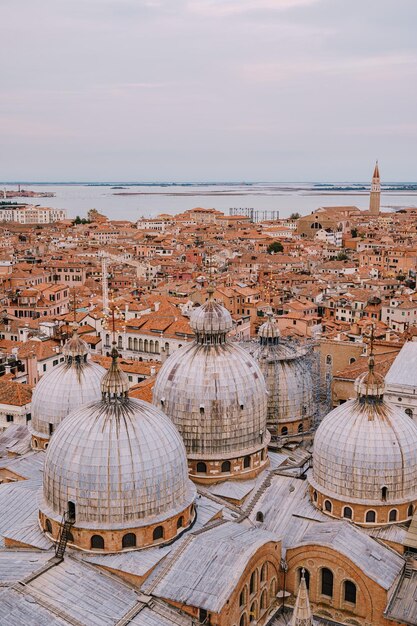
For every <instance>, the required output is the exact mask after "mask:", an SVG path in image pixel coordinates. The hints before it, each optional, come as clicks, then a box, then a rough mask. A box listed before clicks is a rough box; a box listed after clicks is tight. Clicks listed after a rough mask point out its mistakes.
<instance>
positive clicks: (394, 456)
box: [310, 370, 417, 521]
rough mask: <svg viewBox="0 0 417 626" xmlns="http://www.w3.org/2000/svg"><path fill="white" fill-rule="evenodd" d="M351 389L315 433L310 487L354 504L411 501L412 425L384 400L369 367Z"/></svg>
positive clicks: (415, 443)
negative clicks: (353, 391)
mask: <svg viewBox="0 0 417 626" xmlns="http://www.w3.org/2000/svg"><path fill="white" fill-rule="evenodd" d="M356 389H357V392H358V397H357V398H356V399H353V400H349V401H348V402H346V403H344V404H342V405H340V406H338V407H337V408H335V409H334V410H333V411H331V412H330V413H329V414H328V415H327V417H326V418H325V419H324V420H323V422H322V423H321V424H320V426H319V428H318V430H317V432H316V435H315V439H314V453H313V472H312V477H311V478H310V484H311V487H312V488H313V489H314V490H315V492H316V494H317V492H318V493H320V494H322V495H323V496H325V497H328V498H330V499H332V498H334V499H336V500H338V501H340V502H342V503H351V504H353V505H354V504H363V505H369V506H372V507H377V506H382V505H383V506H388V505H389V506H392V505H401V504H404V505H406V504H407V503H412V502H413V501H415V500H416V499H417V426H416V424H415V423H414V422H413V420H412V419H410V417H409V416H408V415H406V413H404V412H403V411H402V410H401V409H399V408H397V407H396V406H394V405H393V404H391V403H389V402H386V401H385V400H384V397H383V390H384V388H383V381H382V380H381V379H380V378H379V377H378V376H377V375H375V374H374V373H373V371H372V370H371V371H370V373H369V374H365V375H362V376H361V377H360V378H359V379H358V380H357V382H356ZM327 507H328V508H327V511H329V512H330V510H331V509H330V505H327ZM400 517H401V515H400ZM405 517H407V515H405ZM372 518H373V516H371V519H370V520H368V521H372ZM397 519H398V518H397ZM397 519H392V521H397Z"/></svg>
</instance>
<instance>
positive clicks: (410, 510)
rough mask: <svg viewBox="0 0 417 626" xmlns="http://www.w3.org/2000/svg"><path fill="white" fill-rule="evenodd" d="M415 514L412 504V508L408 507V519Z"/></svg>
mask: <svg viewBox="0 0 417 626" xmlns="http://www.w3.org/2000/svg"><path fill="white" fill-rule="evenodd" d="M413 512H414V509H413V505H412V504H410V506H409V507H408V509H407V516H408V517H412V515H413Z"/></svg>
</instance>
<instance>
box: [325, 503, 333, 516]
mask: <svg viewBox="0 0 417 626" xmlns="http://www.w3.org/2000/svg"><path fill="white" fill-rule="evenodd" d="M324 509H325V511H327V512H328V513H331V512H332V503H331V502H330V500H325V501H324Z"/></svg>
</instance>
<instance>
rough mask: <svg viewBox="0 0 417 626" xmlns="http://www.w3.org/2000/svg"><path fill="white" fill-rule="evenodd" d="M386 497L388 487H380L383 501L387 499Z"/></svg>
mask: <svg viewBox="0 0 417 626" xmlns="http://www.w3.org/2000/svg"><path fill="white" fill-rule="evenodd" d="M387 497H388V487H382V489H381V498H382V500H383V501H384V502H386V501H387Z"/></svg>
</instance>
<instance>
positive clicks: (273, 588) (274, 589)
mask: <svg viewBox="0 0 417 626" xmlns="http://www.w3.org/2000/svg"><path fill="white" fill-rule="evenodd" d="M276 595H277V579H276V578H273V579H272V580H271V582H270V583H269V597H270V599H271V600H275V597H276Z"/></svg>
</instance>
